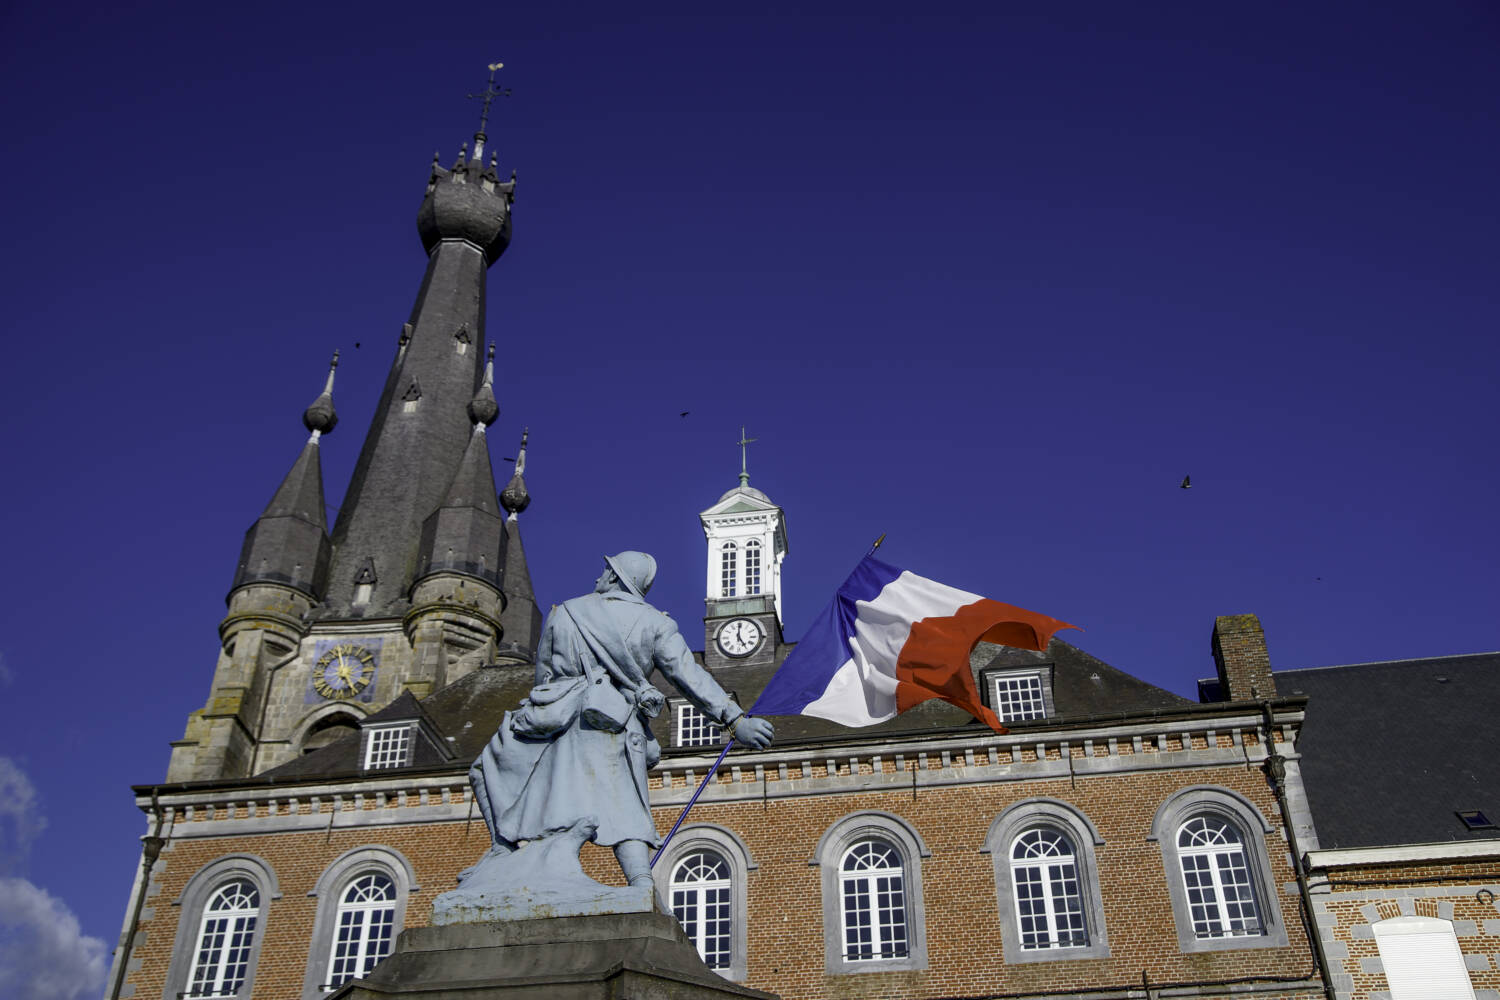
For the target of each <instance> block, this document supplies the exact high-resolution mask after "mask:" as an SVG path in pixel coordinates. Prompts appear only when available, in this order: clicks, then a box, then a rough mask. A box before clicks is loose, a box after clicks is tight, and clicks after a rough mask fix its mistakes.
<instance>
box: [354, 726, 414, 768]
mask: <svg viewBox="0 0 1500 1000" xmlns="http://www.w3.org/2000/svg"><path fill="white" fill-rule="evenodd" d="M411 734H412V725H411V723H409V722H403V723H400V724H399V725H395V726H369V727H367V728H366V729H365V769H366V770H367V771H374V770H378V769H380V768H386V767H405V766H406V765H408V764H410V763H411V748H412V739H411Z"/></svg>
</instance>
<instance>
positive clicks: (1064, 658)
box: [266, 639, 1202, 778]
mask: <svg viewBox="0 0 1500 1000" xmlns="http://www.w3.org/2000/svg"><path fill="white" fill-rule="evenodd" d="M791 648H792V647H791V646H786V647H783V649H782V650H781V656H780V658H779V659H778V662H777V663H774V664H770V665H763V666H758V667H738V666H735V667H727V668H723V669H720V670H716V671H714V677H715V679H717V680H718V681H719V683H720V685H722V686H723V687H724V689H725V690H726V691H728V692H730V694H732V695H734V696H735V697H736V698H737V699H738V700H739V702H740V704H742V705H747V706H748V705H750V704H751V703H753V702H754V701H755V698H756V697H757V696H758V695H759V694H760V692H761V690H762V689H763V688H764V687H765V685H766V683H767V682H768V681H769V680H770V679H771V675H772V674H773V673H775V671H776V668H777V667H778V666H780V660H781V659H785V656H786V654H787V653H789V652H790V651H791ZM698 655H701V654H698ZM1044 663H1050V664H1052V667H1053V692H1054V703H1055V706H1056V709H1057V715H1056V716H1054V717H1053V718H1050V719H1038V720H1032V721H1030V722H1018V723H1014V724H1013V725H1012V729H1015V730H1022V729H1026V728H1044V727H1045V728H1055V727H1056V726H1057V725H1058V724H1059V722H1062V721H1066V720H1068V719H1073V720H1079V721H1082V720H1088V719H1094V720H1097V719H1101V718H1102V719H1108V718H1119V717H1125V716H1133V717H1139V716H1142V715H1150V714H1153V713H1156V712H1163V711H1166V712H1174V711H1182V710H1184V709H1188V710H1191V709H1194V708H1202V706H1198V705H1196V703H1194V702H1191V701H1189V700H1187V699H1186V698H1182V697H1179V696H1178V695H1175V694H1172V693H1171V692H1169V691H1165V690H1163V689H1161V688H1158V687H1156V686H1154V685H1151V684H1148V683H1146V682H1145V681H1142V680H1139V679H1137V678H1135V677H1132V676H1130V675H1129V674H1126V673H1124V672H1123V671H1120V670H1116V669H1115V668H1114V667H1111V666H1110V665H1109V664H1107V663H1104V662H1103V661H1101V660H1099V659H1097V658H1095V657H1093V656H1090V655H1089V654H1088V653H1085V652H1084V651H1083V650H1081V649H1078V648H1076V647H1074V646H1070V645H1069V644H1067V643H1065V642H1062V641H1060V640H1057V639H1054V640H1052V643H1051V645H1049V646H1048V647H1047V651H1046V653H1035V652H1028V651H1023V650H1015V649H1009V648H1006V647H1001V646H993V645H990V644H989V643H981V644H980V646H979V647H977V648H976V649H975V651H974V653H973V655H972V656H971V657H970V666H971V668H972V669H974V671H975V672H976V676H977V674H978V672H979V671H981V670H985V669H990V668H992V667H1018V666H1033V665H1038V664H1044ZM534 676H535V669H534V668H533V667H532V666H531V665H530V664H522V665H516V666H492V667H485V668H483V669H480V670H476V671H474V672H473V673H470V674H468V675H466V676H464V677H463V678H461V679H459V680H458V681H456V682H455V683H453V684H450V685H449V686H448V687H446V688H443V689H442V690H441V691H438V692H436V693H434V694H433V695H432V696H431V697H429V698H427V699H425V700H424V701H422V702H421V704H420V708H421V710H422V711H423V713H424V714H425V718H426V719H427V720H428V722H429V723H430V725H431V726H432V728H433V730H434V731H435V732H437V733H438V735H439V737H440V738H441V739H443V740H445V742H446V743H447V746H448V749H449V751H450V752H451V753H452V754H453V761H452V762H450V764H449V766H450V767H451V766H454V765H457V764H462V765H464V766H467V764H468V763H469V762H470V761H472V760H473V759H474V758H475V757H476V756H478V754H479V752H480V751H481V750H482V749H483V748H484V745H485V743H487V742H488V741H489V738H490V736H491V735H492V734H493V733H494V732H495V730H496V729H497V728H498V727H499V725H500V722H501V720H502V718H503V717H504V715H505V712H506V711H507V710H508V709H511V708H514V707H515V706H516V705H518V704H520V702H521V699H522V698H524V697H526V694H527V692H528V691H530V690H531V685H532V682H533V679H534ZM653 680H654V681H655V683H656V685H657V686H658V687H659V688H660V689H661V690H662V692H663V693H664V694H666V695H667V696H668V697H669V698H671V697H680V695H679V693H678V691H677V690H676V689H675V688H674V687H673V686H672V685H671V683H670V682H668V681H667V680H666V679H665V678H663V677H661V676H660V675H656V676H655V677H654V678H653ZM407 700H411V696H410V694H404V695H402V697H401V699H398V700H397V701H396V702H394V703H393V704H392V705H391V706H390V707H388V708H386V709H384V710H383V711H381V712H380V713H379V714H378V715H376V716H371V719H373V720H383V719H386V718H387V717H388V716H389V717H390V718H392V719H394V718H396V717H398V716H391V715H390V713H391V712H392V711H393V710H394V711H398V715H399V717H400V718H410V717H412V713H411V711H410V710H409V709H408V708H406V707H404V706H405V702H406V701H407ZM412 704H413V705H415V704H416V703H415V701H414V700H413V701H412ZM397 706H403V708H401V709H397ZM671 717H672V713H671V711H664V712H662V714H661V715H660V716H659V717H658V718H657V719H656V720H655V721H654V723H653V725H652V728H653V729H654V730H655V732H656V738H657V740H658V741H660V743H661V745H662V749H663V755H664V756H672V755H690V754H702V753H703V752H704V748H703V747H683V748H673V747H672V746H671V725H672V718H671ZM366 721H367V722H368V721H370V720H366ZM773 721H774V724H775V726H776V745H777V746H778V747H782V748H785V747H787V746H791V745H796V744H799V743H822V742H828V741H838V742H842V741H848V740H869V739H871V738H872V737H882V736H885V737H897V736H900V737H911V736H921V735H924V734H927V735H939V734H941V733H944V732H951V731H954V730H957V729H966V728H967V729H973V730H976V731H985V732H987V731H988V730H986V729H985V728H984V726H983V724H982V723H980V722H977V721H975V720H974V719H973V718H972V717H971V716H970V715H969V714H968V713H967V712H964V711H962V710H961V709H958V708H954V707H953V706H951V705H948V704H946V703H945V702H940V701H929V702H925V703H923V704H921V705H918V706H917V707H916V708H914V709H912V710H910V711H908V712H905V713H903V714H901V715H899V716H897V717H896V718H894V719H892V720H890V721H889V722H884V723H881V724H879V725H876V726H870V727H868V728H865V729H848V728H846V727H844V726H840V725H838V724H836V723H833V722H828V721H826V720H823V719H815V718H811V717H807V716H778V717H776V718H775V719H774V720H773ZM359 749H360V742H359V739H358V737H353V736H351V737H347V738H345V739H342V740H339V741H337V742H334V743H330V744H329V745H328V746H326V747H324V748H322V749H320V750H317V751H315V752H313V753H310V754H307V755H306V756H304V757H301V758H298V759H297V760H293V761H289V762H288V763H286V764H283V765H281V766H280V767H278V768H275V769H274V770H272V771H269V772H267V773H266V776H267V777H277V778H281V777H286V778H294V777H309V778H310V777H314V776H318V775H324V776H328V777H333V776H336V775H345V774H351V773H357V772H359V770H360V765H361V762H360V759H359ZM438 763H440V762H438V761H436V760H432V761H423V760H415V761H413V764H412V767H413V768H414V769H427V768H430V767H432V766H433V765H435V764H438ZM382 773H389V772H382Z"/></svg>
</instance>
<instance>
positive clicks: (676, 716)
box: [672, 701, 724, 747]
mask: <svg viewBox="0 0 1500 1000" xmlns="http://www.w3.org/2000/svg"><path fill="white" fill-rule="evenodd" d="M690 735H691V739H689V736H690ZM672 737H673V738H672V745H673V746H676V747H713V746H718V745H719V744H720V743H723V742H724V733H723V731H722V730H721V729H720V728H719V724H718V723H717V722H715V721H714V720H713V719H711V718H709V716H708V714H707V713H706V712H704V711H703V710H702V709H701V708H699V707H698V706H697V705H694V704H693V703H692V702H690V701H679V702H677V703H676V705H675V707H674V710H673V713H672Z"/></svg>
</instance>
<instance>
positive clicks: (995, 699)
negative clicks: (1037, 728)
mask: <svg viewBox="0 0 1500 1000" xmlns="http://www.w3.org/2000/svg"><path fill="white" fill-rule="evenodd" d="M984 687H985V694H986V695H988V696H989V702H990V707H991V708H993V709H994V710H995V714H996V715H997V716H999V717H1000V721H1001V722H1022V721H1024V720H1026V719H1045V718H1047V717H1048V716H1051V715H1055V714H1056V711H1055V710H1054V709H1053V707H1052V666H1051V664H1045V665H1043V666H1040V667H1027V668H1025V669H1020V670H1015V669H1003V670H986V671H985V672H984Z"/></svg>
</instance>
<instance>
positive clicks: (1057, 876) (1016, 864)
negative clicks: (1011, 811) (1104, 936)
mask: <svg viewBox="0 0 1500 1000" xmlns="http://www.w3.org/2000/svg"><path fill="white" fill-rule="evenodd" d="M1079 868H1080V866H1079V864H1078V850H1077V848H1075V847H1074V846H1073V841H1072V840H1071V839H1070V838H1069V837H1068V835H1067V834H1065V833H1063V832H1062V831H1061V830H1058V829H1055V828H1052V827H1046V826H1033V827H1031V828H1029V829H1027V830H1024V831H1022V833H1021V835H1020V836H1018V837H1016V839H1015V840H1014V841H1012V842H1011V848H1010V880H1011V885H1012V886H1014V887H1015V890H1016V898H1015V910H1016V924H1017V930H1018V933H1019V934H1020V937H1021V950H1022V951H1046V950H1048V949H1054V948H1087V947H1088V946H1089V926H1088V918H1087V916H1086V915H1085V914H1084V912H1083V896H1084V893H1083V879H1082V877H1081V876H1080V875H1079ZM1023 881H1024V882H1025V883H1027V884H1028V885H1034V886H1035V887H1036V889H1037V891H1036V894H1035V896H1034V897H1033V899H1034V901H1035V902H1036V903H1038V904H1039V910H1037V911H1033V912H1032V913H1030V914H1023V913H1022V912H1021V896H1022V893H1021V884H1022V882H1023ZM1059 883H1061V885H1062V888H1061V889H1059ZM1069 884H1071V885H1072V891H1071V892H1069V891H1068V890H1067V887H1068V885H1069ZM1028 918H1029V919H1030V920H1032V921H1033V922H1034V923H1035V924H1036V925H1037V926H1036V927H1034V929H1032V930H1031V931H1028V930H1027V929H1026V921H1027V919H1028ZM1075 920H1076V922H1077V924H1078V926H1077V928H1073V927H1071V926H1068V927H1065V926H1063V925H1064V924H1069V925H1071V924H1072V923H1073V922H1074V921H1075ZM1077 936H1081V938H1082V939H1081V940H1078V939H1077Z"/></svg>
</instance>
